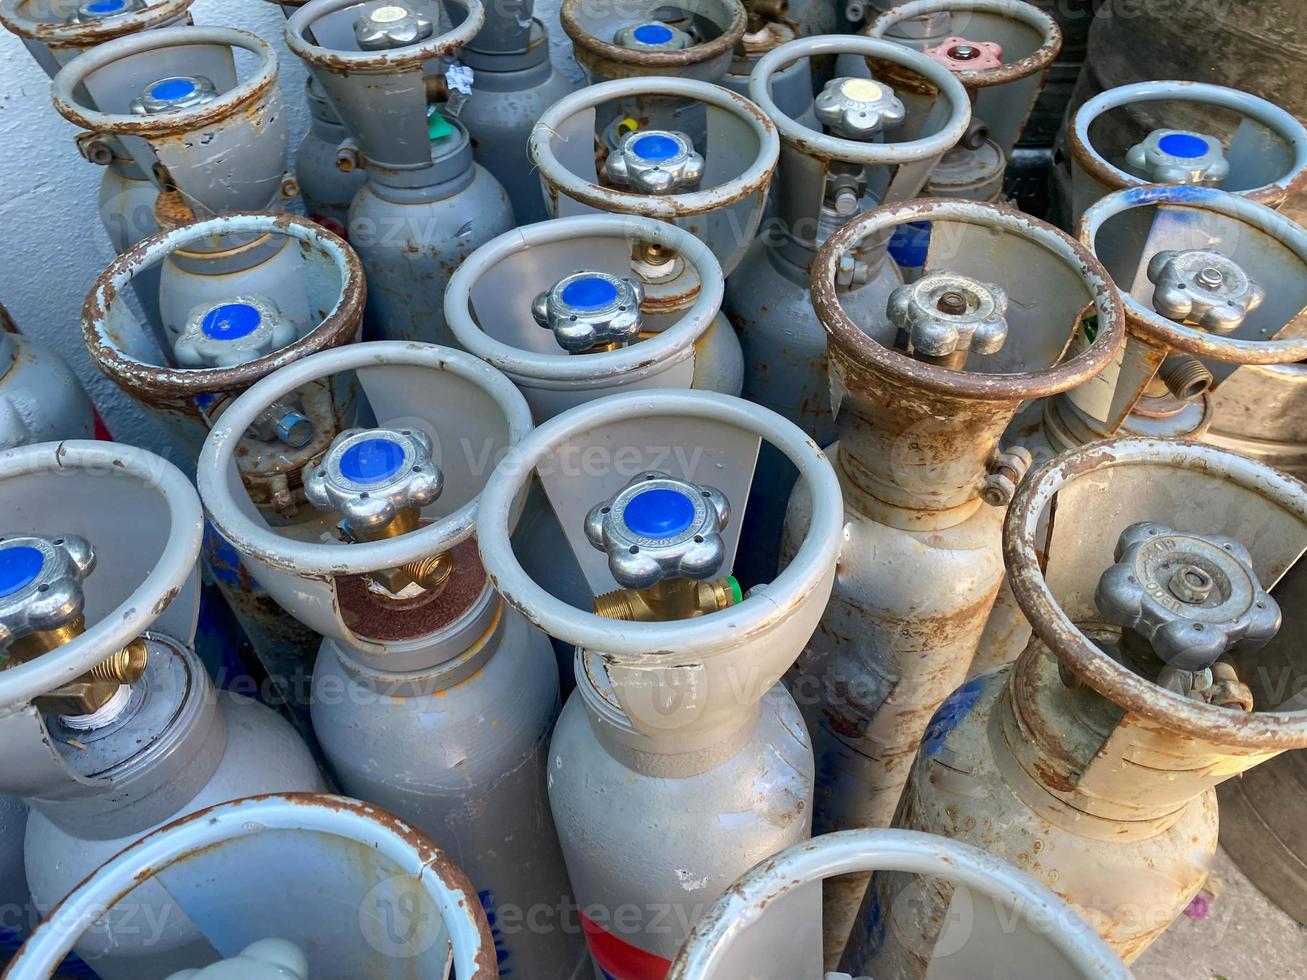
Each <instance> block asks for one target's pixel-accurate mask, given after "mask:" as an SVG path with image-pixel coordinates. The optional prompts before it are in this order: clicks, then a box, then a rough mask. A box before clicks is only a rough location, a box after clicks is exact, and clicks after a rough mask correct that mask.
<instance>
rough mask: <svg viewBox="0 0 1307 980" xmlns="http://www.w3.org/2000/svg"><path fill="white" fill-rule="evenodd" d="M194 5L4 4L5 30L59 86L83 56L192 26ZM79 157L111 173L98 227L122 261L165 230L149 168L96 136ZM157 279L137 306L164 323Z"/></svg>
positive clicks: (160, 0) (107, 1)
mask: <svg viewBox="0 0 1307 980" xmlns="http://www.w3.org/2000/svg"><path fill="white" fill-rule="evenodd" d="M190 5H191V0H154V2H152V3H147V2H146V0H82V2H80V3H79V2H78V0H69V2H65V3H63V4H38V3H32V2H30V0H3V2H0V24H3V25H4V26H5V27H6V28H8V29H9V30H10V31H11V32H13V33H14V34H16V35H18V36H19V37H20V38H22V41H23V44H24V45H25V46H26V47H27V50H28V51H29V52H30V53H31V55H32V57H33V58H34V59H35V60H36V63H37V64H38V65H40V66H41V68H42V70H44V71H45V73H46V74H47V75H49V76H50V77H51V78H54V76H55V75H57V74H58V73H59V70H60V69H61V68H62V67H63V66H64V65H66V64H67V63H68V62H69V61H71V60H73V59H74V58H75V57H77V56H78V55H79V54H81V53H83V52H84V51H87V50H89V49H90V48H93V47H95V46H96V45H97V44H103V43H104V42H105V41H109V40H112V39H114V38H118V37H125V36H127V35H129V34H135V33H137V32H139V31H146V30H152V29H154V28H160V27H174V26H178V25H182V24H189V23H190V22H191V15H190V10H189V8H190ZM77 148H78V150H79V152H80V153H81V154H82V155H83V156H84V157H85V158H86V159H87V160H88V161H90V162H91V163H95V164H99V165H100V166H103V167H104V168H105V170H104V177H103V178H101V181H100V196H99V211H100V221H101V223H102V224H103V225H104V229H105V231H106V232H107V233H108V236H109V243H110V244H111V245H112V246H113V250H114V251H115V252H117V253H119V254H121V253H123V252H125V251H127V249H129V248H131V247H132V246H133V245H135V244H136V243H137V242H139V241H140V240H141V239H142V238H145V237H146V236H148V235H153V234H154V233H155V232H156V231H158V230H159V226H158V224H157V223H156V221H155V218H154V199H155V197H156V196H157V194H158V190H157V189H156V188H155V186H154V184H152V183H151V182H150V177H149V174H148V165H147V166H144V167H143V166H142V165H141V164H140V163H138V162H137V161H136V160H135V159H134V158H133V156H132V151H131V150H130V149H129V148H128V145H127V143H125V142H123V141H122V140H119V139H117V138H115V137H111V136H109V137H106V136H104V135H102V134H97V133H80V134H78V137H77ZM158 281H159V280H158V271H157V270H152V271H151V272H150V273H149V274H147V275H146V276H145V277H144V278H142V280H141V281H140V282H139V283H138V290H137V298H138V299H139V300H140V302H141V306H142V308H143V309H144V310H145V314H146V316H147V317H149V318H150V321H151V322H152V323H154V324H155V325H156V326H157V325H158V323H159V315H158V310H159V303H158V298H157V296H158Z"/></svg>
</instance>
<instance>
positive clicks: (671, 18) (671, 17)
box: [558, 0, 748, 149]
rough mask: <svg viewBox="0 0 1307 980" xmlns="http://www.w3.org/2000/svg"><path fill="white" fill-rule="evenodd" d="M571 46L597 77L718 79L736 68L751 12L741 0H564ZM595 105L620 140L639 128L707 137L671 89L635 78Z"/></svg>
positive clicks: (601, 128) (613, 141)
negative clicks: (685, 2) (682, 3)
mask: <svg viewBox="0 0 1307 980" xmlns="http://www.w3.org/2000/svg"><path fill="white" fill-rule="evenodd" d="M558 17H559V20H560V22H561V23H562V25H563V30H564V31H565V32H566V33H567V36H568V37H569V38H571V39H572V53H573V55H574V56H575V58H576V61H577V64H579V65H580V66H581V68H582V69H583V70H584V71H585V74H586V80H587V82H589V83H590V84H591V85H593V84H595V83H596V82H605V81H614V80H617V79H626V80H633V79H648V78H658V79H662V78H669V77H677V78H683V79H693V80H696V81H700V82H716V81H717V80H718V79H720V78H721V77H722V76H723V75H725V74H726V72H727V70H728V69H729V68H730V65H731V60H732V57H733V52H734V50H735V48H736V45H738V44H739V43H740V39H741V38H742V37H743V36H744V33H745V29H746V27H747V20H748V17H747V15H746V13H745V8H744V6H743V4H741V3H740V0H696V2H695V4H694V6H693V9H689V8H680V7H675V6H669V5H667V4H665V3H662V2H660V0H563V2H562V4H561V6H560V7H559V10H558ZM613 91H614V97H613V98H610V99H609V100H607V101H605V102H603V103H600V104H596V105H595V116H594V120H593V123H594V126H595V128H596V129H597V130H598V132H599V133H601V134H602V136H603V143H604V145H606V146H607V147H608V148H609V149H612V148H614V147H615V146H616V145H617V144H618V143H619V142H620V141H621V138H622V137H623V136H625V135H627V134H628V133H630V132H631V131H633V130H635V129H653V130H663V129H672V130H677V131H682V132H685V133H686V134H687V135H688V136H689V138H690V139H691V140H692V141H693V142H694V143H695V144H696V145H701V144H702V142H703V140H704V138H705V136H706V130H705V128H704V120H703V118H702V116H700V115H698V113H697V112H686V111H685V108H684V106H682V105H680V104H678V103H677V102H676V101H675V99H672V98H668V95H669V93H664V92H661V91H654V90H650V89H647V88H645V87H643V86H641V85H638V84H636V85H631V86H628V87H626V88H623V89H619V90H613Z"/></svg>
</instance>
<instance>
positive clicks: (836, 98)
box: [813, 78, 907, 140]
mask: <svg viewBox="0 0 1307 980" xmlns="http://www.w3.org/2000/svg"><path fill="white" fill-rule="evenodd" d="M813 108H814V110H815V111H816V113H817V118H818V119H819V120H820V121H821V122H822V123H823V124H824V125H825V126H826V128H827V129H829V130H830V131H831V132H832V133H834V134H835V135H836V136H842V137H844V138H845V139H850V140H869V139H871V138H872V137H874V136H876V135H878V134H880V133H881V132H882V131H884V130H886V129H891V128H893V127H894V126H897V125H898V124H899V123H901V122H903V120H904V118H905V117H906V116H907V110H905V109H904V108H903V103H902V102H900V101H899V98H898V96H896V95H895V94H894V90H893V89H892V88H890V87H889V86H888V85H885V84H884V83H882V82H877V81H873V80H872V79H870V78H832V79H831V80H830V81H829V82H827V83H826V87H825V88H823V89H822V90H821V93H820V94H819V95H818V96H817V98H816V100H815V101H814V102H813Z"/></svg>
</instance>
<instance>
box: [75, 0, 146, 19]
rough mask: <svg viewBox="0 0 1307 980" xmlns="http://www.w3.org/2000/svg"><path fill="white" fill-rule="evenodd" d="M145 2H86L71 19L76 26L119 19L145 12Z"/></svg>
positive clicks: (88, 0)
mask: <svg viewBox="0 0 1307 980" xmlns="http://www.w3.org/2000/svg"><path fill="white" fill-rule="evenodd" d="M144 9H145V0H86V2H85V3H83V4H82V5H81V6H79V7H78V8H77V12H76V13H74V14H73V16H72V17H71V18H70V21H71V23H74V24H90V23H93V22H94V21H97V20H104V19H105V18H106V17H117V16H119V15H121V14H130V13H132V12H133V11H137V10H144Z"/></svg>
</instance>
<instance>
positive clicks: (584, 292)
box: [531, 272, 644, 354]
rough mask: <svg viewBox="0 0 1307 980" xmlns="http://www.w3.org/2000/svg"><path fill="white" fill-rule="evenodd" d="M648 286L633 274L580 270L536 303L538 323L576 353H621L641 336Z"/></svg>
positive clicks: (559, 342)
mask: <svg viewBox="0 0 1307 980" xmlns="http://www.w3.org/2000/svg"><path fill="white" fill-rule="evenodd" d="M643 302H644V286H643V285H642V284H641V283H639V282H638V281H636V280H635V279H632V278H631V277H629V276H610V275H608V274H607V273H603V272H575V273H573V274H572V275H570V276H566V277H565V278H563V279H560V280H559V281H558V282H556V283H555V284H554V285H553V286H552V287H551V288H550V289H547V290H545V291H544V292H543V293H540V294H539V295H538V296H537V297H536V298H535V299H534V300H533V301H532V303H531V315H532V316H533V317H535V321H536V323H538V324H540V326H542V327H545V328H546V329H549V330H552V331H553V332H554V338H555V339H556V340H557V341H558V346H559V347H561V348H563V350H565V351H567V352H568V353H570V354H585V353H589V352H592V351H596V350H615V349H616V348H618V347H623V346H625V345H626V344H629V343H632V342H634V341H635V340H636V339H637V338H638V337H639V336H640V324H641V321H642V318H641V316H640V304H641V303H643Z"/></svg>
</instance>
